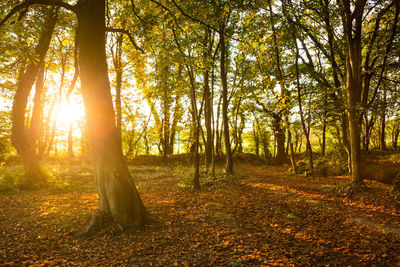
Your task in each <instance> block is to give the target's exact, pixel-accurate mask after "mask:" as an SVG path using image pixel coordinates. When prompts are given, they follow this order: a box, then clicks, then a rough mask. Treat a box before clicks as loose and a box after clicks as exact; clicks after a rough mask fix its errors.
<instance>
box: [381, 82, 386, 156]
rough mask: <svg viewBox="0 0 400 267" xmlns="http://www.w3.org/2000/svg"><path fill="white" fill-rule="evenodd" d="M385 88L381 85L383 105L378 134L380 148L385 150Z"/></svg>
mask: <svg viewBox="0 0 400 267" xmlns="http://www.w3.org/2000/svg"><path fill="white" fill-rule="evenodd" d="M386 98H387V90H386V86H384V87H383V105H382V113H381V135H380V143H381V150H382V151H385V150H386V134H385V128H386V106H387V100H386Z"/></svg>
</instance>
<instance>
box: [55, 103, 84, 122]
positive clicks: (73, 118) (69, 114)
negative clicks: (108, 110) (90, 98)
mask: <svg viewBox="0 0 400 267" xmlns="http://www.w3.org/2000/svg"><path fill="white" fill-rule="evenodd" d="M84 117H85V111H84V108H83V105H82V103H78V102H77V101H74V99H72V98H71V101H70V103H68V101H67V100H66V99H63V100H62V101H61V104H60V109H59V111H58V119H57V120H58V121H57V122H58V123H59V124H60V125H61V126H66V127H68V126H69V125H70V124H71V123H74V122H77V121H80V120H82V119H83V118H84Z"/></svg>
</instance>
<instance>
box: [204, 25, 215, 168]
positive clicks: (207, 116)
mask: <svg viewBox="0 0 400 267" xmlns="http://www.w3.org/2000/svg"><path fill="white" fill-rule="evenodd" d="M209 36H210V30H209V29H208V28H206V29H205V31H204V42H203V45H204V47H205V48H206V47H207V46H209V47H208V49H204V50H205V51H204V54H203V58H204V68H205V69H204V70H203V90H204V101H205V102H204V123H205V127H206V132H207V137H206V142H205V145H204V146H205V163H206V169H208V166H209V165H210V164H211V160H212V150H213V144H212V139H213V138H212V135H213V133H212V127H211V111H212V95H211V91H210V84H209V80H210V69H209V66H208V65H207V64H208V63H207V61H208V59H209V58H210V52H211V51H210V49H212V47H211V45H210V44H209V43H210V40H209V39H210V38H209Z"/></svg>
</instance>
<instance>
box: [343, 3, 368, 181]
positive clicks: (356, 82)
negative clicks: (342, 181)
mask: <svg viewBox="0 0 400 267" xmlns="http://www.w3.org/2000/svg"><path fill="white" fill-rule="evenodd" d="M341 3H342V8H343V13H342V19H343V29H344V35H345V38H346V46H347V56H346V78H347V83H346V91H347V99H348V118H349V131H350V151H351V152H350V153H351V177H352V182H353V183H354V184H357V185H358V184H362V183H363V178H362V176H361V166H360V164H361V158H360V156H361V148H360V123H359V122H360V111H359V105H360V103H361V94H362V82H361V50H362V46H361V29H362V19H363V13H364V12H363V11H364V7H365V4H366V0H360V1H358V2H356V3H355V4H354V5H355V7H354V10H353V11H351V5H352V4H351V1H349V0H341Z"/></svg>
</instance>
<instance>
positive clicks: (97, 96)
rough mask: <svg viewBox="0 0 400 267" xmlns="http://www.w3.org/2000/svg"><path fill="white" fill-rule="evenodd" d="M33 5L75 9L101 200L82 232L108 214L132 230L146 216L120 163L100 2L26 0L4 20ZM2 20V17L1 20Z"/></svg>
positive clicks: (89, 133)
mask: <svg viewBox="0 0 400 267" xmlns="http://www.w3.org/2000/svg"><path fill="white" fill-rule="evenodd" d="M33 4H47V5H58V6H62V7H65V8H67V9H68V10H71V11H73V12H75V14H76V16H77V20H78V27H77V32H76V39H77V45H78V50H79V67H80V80H81V84H82V95H83V99H84V104H85V112H86V122H87V131H88V133H87V134H88V141H89V145H90V151H91V158H92V165H93V170H94V176H95V180H96V185H97V190H98V194H99V199H100V207H99V210H98V212H97V213H96V214H93V216H92V217H91V219H90V221H89V222H88V224H87V225H86V226H85V228H84V229H83V233H90V232H92V231H95V230H97V229H98V228H99V227H101V225H102V224H103V222H104V220H106V219H107V218H111V219H112V220H113V221H114V222H115V223H116V224H117V225H118V226H119V227H120V228H122V229H136V228H138V227H141V226H143V224H144V223H146V222H147V221H148V220H149V215H148V213H147V211H146V209H145V207H144V205H143V202H142V200H141V198H140V196H139V193H138V191H137V189H136V186H135V184H134V182H133V180H132V177H131V176H130V173H129V169H128V166H127V164H126V163H125V160H124V157H123V153H122V145H121V139H120V138H119V135H118V130H117V128H116V125H115V113H114V108H113V104H112V98H111V92H110V83H109V79H108V72H107V62H106V52H105V41H106V40H105V31H106V27H105V9H106V6H105V1H98V0H79V1H78V2H77V4H76V5H74V6H71V5H69V4H66V3H64V2H62V1H41V0H37V1H34V0H33V1H26V2H24V3H22V4H21V5H19V6H16V7H15V8H13V9H12V10H11V12H10V13H9V15H7V16H6V19H8V17H10V16H11V15H13V14H14V13H16V12H17V11H18V10H20V9H22V8H23V7H27V6H30V5H33ZM3 23H4V20H3V21H2V23H1V24H3Z"/></svg>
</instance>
